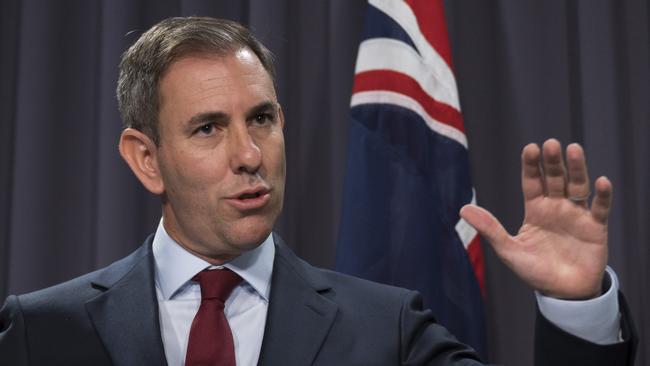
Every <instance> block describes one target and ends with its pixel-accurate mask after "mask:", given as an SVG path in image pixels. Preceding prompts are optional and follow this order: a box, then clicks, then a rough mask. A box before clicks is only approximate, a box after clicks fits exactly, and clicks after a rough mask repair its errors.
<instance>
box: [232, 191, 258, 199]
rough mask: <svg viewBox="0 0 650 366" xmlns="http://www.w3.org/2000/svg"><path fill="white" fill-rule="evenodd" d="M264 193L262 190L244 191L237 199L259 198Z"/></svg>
mask: <svg viewBox="0 0 650 366" xmlns="http://www.w3.org/2000/svg"><path fill="white" fill-rule="evenodd" d="M261 195H262V192H253V193H243V194H241V195H240V196H239V197H237V199H240V200H250V199H253V198H257V197H259V196H261Z"/></svg>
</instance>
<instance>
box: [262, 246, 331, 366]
mask: <svg viewBox="0 0 650 366" xmlns="http://www.w3.org/2000/svg"><path fill="white" fill-rule="evenodd" d="M274 239H275V242H276V249H277V250H276V255H275V262H274V265H273V277H272V280H271V298H270V302H269V310H268V314H267V321H266V328H265V331H264V341H263V343H262V350H261V353H260V359H259V365H286V366H290V365H310V364H312V362H313V360H314V358H315V356H316V354H317V353H318V351H319V350H320V347H321V345H322V343H323V341H324V340H325V338H326V336H327V334H328V333H329V331H330V328H331V326H332V323H333V321H334V318H335V316H336V312H337V309H338V306H337V305H336V304H335V303H334V302H332V301H331V300H329V299H327V298H326V297H325V296H323V295H322V294H323V293H325V292H327V291H328V290H329V286H328V285H327V284H326V282H325V281H323V280H321V278H320V277H319V276H318V275H317V274H316V273H315V272H313V271H309V269H308V268H306V266H308V265H307V264H305V263H302V262H301V260H300V259H298V258H297V257H296V256H295V255H294V254H293V253H292V252H291V251H290V250H289V249H288V248H287V247H286V245H285V244H284V243H283V242H282V239H280V238H279V237H278V236H274Z"/></svg>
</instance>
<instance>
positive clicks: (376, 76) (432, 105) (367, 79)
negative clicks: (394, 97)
mask: <svg viewBox="0 0 650 366" xmlns="http://www.w3.org/2000/svg"><path fill="white" fill-rule="evenodd" d="M374 90H387V91H392V92H395V93H400V94H403V95H406V96H408V97H410V98H412V99H415V100H416V101H417V102H418V103H420V105H421V106H422V108H424V110H425V111H426V112H427V113H428V114H429V116H431V118H433V119H435V120H436V121H439V122H442V123H444V124H446V125H449V126H452V127H454V128H455V129H457V130H459V131H461V132H463V133H465V127H464V125H463V116H462V115H461V114H460V112H459V111H458V110H456V109H455V108H454V107H452V106H450V105H448V104H446V103H442V102H439V101H437V100H435V99H433V98H431V96H429V94H427V92H425V91H424V90H423V89H422V87H421V86H420V84H418V82H417V81H415V80H414V79H413V78H411V77H410V76H408V75H405V74H402V73H399V72H396V71H392V70H372V71H365V72H361V73H358V74H356V75H355V78H354V87H353V88H352V93H353V94H354V93H357V92H363V91H374Z"/></svg>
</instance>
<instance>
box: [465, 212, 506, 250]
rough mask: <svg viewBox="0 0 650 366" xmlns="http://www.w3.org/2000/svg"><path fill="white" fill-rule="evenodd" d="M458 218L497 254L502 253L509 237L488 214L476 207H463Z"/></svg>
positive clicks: (497, 221)
mask: <svg viewBox="0 0 650 366" xmlns="http://www.w3.org/2000/svg"><path fill="white" fill-rule="evenodd" d="M460 216H461V217H462V218H463V219H464V220H465V221H467V222H468V223H469V224H470V225H472V226H473V227H474V229H476V231H478V232H479V234H481V236H483V237H484V238H485V239H487V240H488V241H489V242H490V244H492V247H494V250H495V251H496V252H497V253H502V252H503V251H504V250H505V247H506V246H507V245H508V244H509V242H510V235H509V234H508V232H507V231H506V229H504V228H503V225H501V223H500V222H499V220H497V219H496V218H495V217H494V216H493V215H492V214H491V213H490V212H488V211H487V210H485V209H484V208H482V207H479V206H476V205H471V204H470V205H465V206H463V208H461V209H460Z"/></svg>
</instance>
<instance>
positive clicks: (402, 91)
mask: <svg viewBox="0 0 650 366" xmlns="http://www.w3.org/2000/svg"><path fill="white" fill-rule="evenodd" d="M351 117H352V121H351V124H350V132H349V143H348V162H347V166H346V177H345V184H344V190H343V204H342V214H341V223H340V227H339V240H338V246H337V256H336V267H337V269H338V270H340V271H343V272H346V273H350V274H353V275H356V276H359V277H364V278H367V279H370V280H374V281H378V282H383V283H388V284H392V285H397V286H402V287H407V288H411V289H415V290H418V291H419V292H420V293H421V294H422V296H423V299H424V302H425V305H426V306H427V307H430V308H431V309H432V310H433V312H434V315H435V317H436V319H437V320H438V321H439V322H440V323H442V324H443V325H445V326H446V327H447V328H448V329H449V330H450V331H451V332H452V333H454V334H455V335H456V336H457V337H458V338H459V339H460V340H461V341H463V342H465V343H467V344H469V345H471V346H473V347H474V348H475V349H476V350H477V351H478V352H479V353H480V354H482V355H485V336H484V327H485V326H484V319H483V299H482V296H481V293H482V292H484V274H483V254H482V251H481V244H480V241H479V237H478V235H477V232H476V231H475V230H474V229H473V228H472V227H471V226H469V224H467V223H466V222H465V221H464V220H463V219H462V218H461V217H460V216H459V213H458V212H459V210H460V208H461V207H462V206H463V205H465V204H467V203H470V202H475V194H474V190H473V188H472V184H471V181H470V176H469V163H468V154H467V138H466V136H465V128H464V124H463V117H462V115H461V112H460V103H459V98H458V89H457V87H456V80H455V77H454V72H453V67H452V62H451V50H450V46H449V37H448V33H447V25H446V22H445V16H444V7H443V3H442V1H441V0H406V1H403V0H370V1H369V6H368V10H367V13H366V23H365V29H364V34H363V36H362V42H361V44H360V46H359V53H358V57H357V64H356V71H355V78H354V87H353V91H352V101H351Z"/></svg>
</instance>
